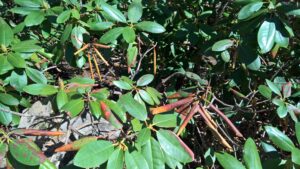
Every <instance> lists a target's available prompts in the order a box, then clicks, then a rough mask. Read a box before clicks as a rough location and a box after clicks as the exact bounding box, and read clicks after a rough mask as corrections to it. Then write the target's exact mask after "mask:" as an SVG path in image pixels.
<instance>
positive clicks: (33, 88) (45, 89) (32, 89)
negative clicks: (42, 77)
mask: <svg viewBox="0 0 300 169" xmlns="http://www.w3.org/2000/svg"><path fill="white" fill-rule="evenodd" d="M23 91H24V92H26V93H28V94H31V95H36V96H50V95H53V94H55V93H57V92H58V90H57V88H55V87H54V86H51V85H46V84H32V85H28V86H25V87H24V88H23Z"/></svg>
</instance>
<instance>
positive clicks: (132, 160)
mask: <svg viewBox="0 0 300 169" xmlns="http://www.w3.org/2000/svg"><path fill="white" fill-rule="evenodd" d="M125 163H126V168H130V169H149V166H148V163H147V161H146V160H145V158H144V156H143V155H142V154H141V153H140V152H137V151H134V152H132V153H129V152H128V151H126V152H125Z"/></svg>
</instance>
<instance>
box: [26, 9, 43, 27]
mask: <svg viewBox="0 0 300 169" xmlns="http://www.w3.org/2000/svg"><path fill="white" fill-rule="evenodd" d="M44 19H45V13H44V12H42V11H34V12H31V13H29V15H27V16H26V18H25V20H24V22H25V25H26V26H28V27H29V26H36V25H40V24H41V23H42V22H43V21H44Z"/></svg>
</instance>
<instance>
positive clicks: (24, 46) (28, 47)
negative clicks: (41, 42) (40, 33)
mask: <svg viewBox="0 0 300 169" xmlns="http://www.w3.org/2000/svg"><path fill="white" fill-rule="evenodd" d="M36 43H37V41H35V40H26V41H21V42H19V43H16V44H12V45H11V48H12V50H13V51H15V52H24V53H25V52H28V53H32V52H36V51H38V50H41V49H42V48H41V47H40V46H38V45H36Z"/></svg>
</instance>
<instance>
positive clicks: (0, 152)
mask: <svg viewBox="0 0 300 169" xmlns="http://www.w3.org/2000/svg"><path fill="white" fill-rule="evenodd" d="M0 116H1V115H0ZM7 151H8V146H7V144H6V143H0V161H5V156H6V153H7Z"/></svg>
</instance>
